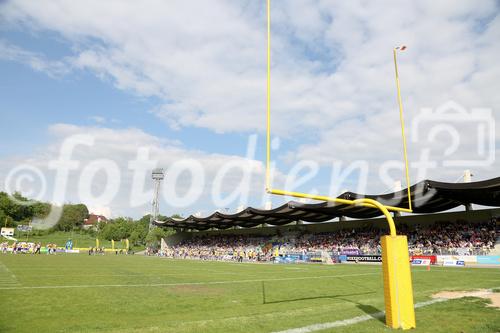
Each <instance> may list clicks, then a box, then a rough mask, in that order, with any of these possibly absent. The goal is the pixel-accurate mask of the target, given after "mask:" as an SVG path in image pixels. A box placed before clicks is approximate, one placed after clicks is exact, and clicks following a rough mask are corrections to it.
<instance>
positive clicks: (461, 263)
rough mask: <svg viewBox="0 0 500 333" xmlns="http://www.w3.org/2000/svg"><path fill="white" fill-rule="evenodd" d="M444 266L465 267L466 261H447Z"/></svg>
mask: <svg viewBox="0 0 500 333" xmlns="http://www.w3.org/2000/svg"><path fill="white" fill-rule="evenodd" d="M443 266H455V267H457V266H458V267H464V266H465V261H463V260H445V261H443Z"/></svg>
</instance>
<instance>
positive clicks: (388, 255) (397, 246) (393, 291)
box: [265, 0, 416, 329]
mask: <svg viewBox="0 0 500 333" xmlns="http://www.w3.org/2000/svg"><path fill="white" fill-rule="evenodd" d="M405 49H406V46H401V47H395V48H394V49H393V56H394V67H395V71H396V89H397V96H398V105H399V116H400V123H401V135H402V139H403V156H404V161H405V173H406V185H407V193H408V208H402V207H395V206H387V205H383V204H382V203H380V202H378V201H376V200H373V199H369V198H360V199H355V200H347V199H341V198H336V197H330V196H322V195H315V194H310V193H301V192H293V191H287V190H279V189H273V188H272V186H271V0H267V131H266V174H265V177H266V179H265V184H266V192H267V193H270V194H276V195H284V196H291V197H295V198H307V199H313V200H320V201H329V202H335V203H339V204H347V205H359V206H364V207H370V208H376V209H378V210H380V211H381V212H382V213H383V214H384V216H385V218H386V219H387V223H388V225H389V230H390V233H389V235H388V236H383V237H382V238H381V244H382V269H383V274H384V299H385V308H386V324H387V326H389V327H392V328H403V329H410V328H415V327H416V325H415V310H414V304H413V289H412V283H411V271H410V264H409V255H408V242H407V238H406V236H398V235H397V234H396V226H395V224H394V219H393V218H392V216H391V213H390V211H393V212H409V213H411V212H412V211H413V210H412V207H411V193H410V176H409V175H410V173H409V168H408V156H407V149H406V138H405V129H404V117H403V103H402V98H401V89H400V84H399V74H398V65H397V56H396V53H397V51H403V50H405Z"/></svg>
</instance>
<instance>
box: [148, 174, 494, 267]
mask: <svg viewBox="0 0 500 333" xmlns="http://www.w3.org/2000/svg"><path fill="white" fill-rule="evenodd" d="M410 193H411V198H412V204H413V207H414V212H415V214H405V215H402V216H401V215H400V214H397V213H396V214H395V215H396V216H395V221H396V224H397V229H398V232H399V233H400V234H404V235H407V236H408V243H409V251H410V254H412V255H461V256H464V255H474V256H475V255H493V254H498V253H500V245H499V244H500V242H499V241H498V236H499V235H500V226H499V221H500V218H499V217H500V209H497V208H488V209H484V207H483V208H482V209H473V208H475V207H476V206H473V205H479V206H492V207H499V206H500V177H499V178H494V179H490V180H486V181H480V182H469V183H442V182H436V181H431V180H425V181H422V182H419V183H417V184H415V185H413V186H411V188H410ZM339 197H340V198H347V199H354V198H361V197H368V198H372V199H376V200H378V201H380V202H382V203H383V204H386V205H388V204H390V205H393V206H401V207H404V206H406V205H408V196H407V191H406V189H405V190H401V191H397V192H394V193H389V194H382V195H363V194H356V193H352V192H346V193H343V194H342V195H340V196H339ZM460 207H463V209H460ZM380 215H381V213H380V212H379V211H378V210H376V209H373V208H367V207H359V206H346V205H341V204H335V203H326V202H324V203H313V204H311V203H300V202H295V201H291V202H288V203H286V204H284V205H282V206H280V207H277V208H275V209H268V210H261V209H256V208H252V207H248V208H246V209H244V210H241V211H240V212H237V213H235V214H224V213H220V212H215V213H213V214H211V215H209V216H208V217H196V216H189V217H187V218H185V219H174V218H168V219H167V220H165V221H155V224H156V225H157V226H168V227H174V228H176V229H177V230H178V233H176V234H175V235H174V236H172V237H170V238H168V239H166V242H165V244H164V246H163V247H162V248H161V249H158V250H157V253H158V255H161V256H168V257H174V258H191V259H193V258H196V259H212V260H246V261H272V260H278V259H281V258H288V259H290V260H293V261H317V258H318V256H320V255H322V254H324V253H328V256H329V257H331V258H333V259H334V260H340V261H342V259H344V260H346V256H358V257H359V256H370V255H380V254H381V246H380V236H382V235H384V234H386V233H387V223H386V221H385V219H384V218H378V216H380ZM358 259H359V258H358Z"/></svg>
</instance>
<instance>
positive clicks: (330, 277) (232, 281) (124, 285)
mask: <svg viewBox="0 0 500 333" xmlns="http://www.w3.org/2000/svg"><path fill="white" fill-rule="evenodd" d="M379 274H380V273H379V272H377V273H360V274H341V275H324V276H301V277H291V278H278V279H251V280H229V281H206V282H180V283H153V284H151V283H142V284H85V285H66V286H61V285H55V286H25V287H6V288H2V287H0V290H22V289H71V288H108V287H109V288H120V287H169V286H192V285H218V284H235V283H251V282H262V281H264V282H272V281H293V280H313V279H334V278H343V277H355V276H366V275H379Z"/></svg>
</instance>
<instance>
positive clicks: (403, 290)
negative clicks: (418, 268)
mask: <svg viewBox="0 0 500 333" xmlns="http://www.w3.org/2000/svg"><path fill="white" fill-rule="evenodd" d="M381 243H382V270H383V275H384V301H385V324H386V325H387V326H389V327H391V328H402V329H404V330H406V329H410V328H415V327H416V323H415V309H414V305H413V287H412V282H411V270H410V258H409V256H408V242H407V240H406V236H391V235H389V236H382V237H381Z"/></svg>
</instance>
